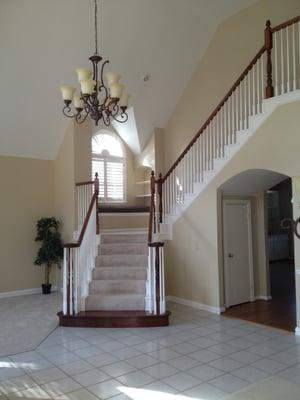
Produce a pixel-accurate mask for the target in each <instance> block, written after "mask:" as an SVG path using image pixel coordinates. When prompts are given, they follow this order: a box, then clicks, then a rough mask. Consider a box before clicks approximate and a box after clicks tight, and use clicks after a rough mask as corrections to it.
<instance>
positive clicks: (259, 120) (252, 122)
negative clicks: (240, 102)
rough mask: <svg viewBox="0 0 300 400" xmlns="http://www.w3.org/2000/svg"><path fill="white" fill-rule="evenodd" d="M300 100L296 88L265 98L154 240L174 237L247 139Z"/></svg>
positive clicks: (163, 225)
mask: <svg viewBox="0 0 300 400" xmlns="http://www.w3.org/2000/svg"><path fill="white" fill-rule="evenodd" d="M298 100H300V90H295V91H293V92H290V93H286V94H283V95H280V96H276V97H272V98H270V99H265V100H263V107H262V112H261V113H259V114H256V115H252V116H250V118H249V127H248V128H247V129H243V130H240V131H237V132H236V143H233V144H228V145H226V146H225V154H224V157H223V158H215V159H214V169H213V170H210V171H205V172H204V176H203V181H202V182H193V184H192V187H193V193H186V194H185V198H184V199H185V202H184V204H180V205H179V204H177V205H176V206H175V210H176V212H175V213H173V214H167V215H165V222H163V223H161V224H160V226H159V233H156V234H154V240H157V241H166V240H172V238H173V229H172V228H173V224H174V223H175V222H176V221H177V220H178V219H179V218H180V216H181V215H182V214H183V213H184V212H185V211H186V210H187V209H188V208H189V207H190V205H191V204H192V203H193V202H194V201H195V200H196V199H197V198H198V196H199V195H200V194H201V193H202V192H203V191H204V189H205V188H207V186H208V185H209V184H210V183H211V182H212V181H213V180H214V178H215V177H216V176H217V175H218V173H219V172H220V171H221V170H222V169H223V168H224V167H225V166H226V165H227V164H228V163H229V162H230V160H231V159H232V158H233V157H234V156H235V154H237V153H238V152H239V151H240V149H241V148H242V147H243V146H245V145H246V143H247V141H248V140H249V139H250V138H251V137H252V135H253V134H254V133H255V132H256V131H257V130H258V129H259V128H260V126H261V125H262V124H264V122H265V121H266V120H267V119H268V118H269V117H270V116H271V115H272V114H273V112H274V111H275V110H276V109H277V108H278V107H280V106H282V105H285V104H288V103H293V102H295V101H298Z"/></svg>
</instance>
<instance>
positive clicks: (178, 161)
mask: <svg viewBox="0 0 300 400" xmlns="http://www.w3.org/2000/svg"><path fill="white" fill-rule="evenodd" d="M265 51H266V47H265V45H264V46H263V47H262V48H261V49H260V50H259V52H258V53H257V54H256V55H255V57H253V59H252V60H251V62H250V63H249V64H248V66H247V67H246V68H245V69H244V71H243V72H242V73H241V75H240V76H239V78H238V79H237V80H236V81H235V83H234V84H233V86H232V87H231V88H230V89H229V91H228V92H227V94H226V95H225V96H224V97H223V99H222V100H221V101H220V103H219V104H218V105H217V107H216V108H215V109H214V110H213V112H212V113H211V114H210V116H209V117H208V119H207V120H206V121H205V122H204V124H203V125H202V127H201V128H200V130H199V131H198V132H197V134H196V135H195V136H194V137H193V139H192V140H191V141H190V143H189V144H188V145H187V146H186V148H185V149H184V150H183V152H182V153H181V154H180V156H179V157H178V158H177V160H176V161H175V163H174V164H173V165H172V166H171V168H170V169H169V170H168V172H167V173H166V175H165V176H164V178H163V182H164V181H165V180H166V179H167V177H168V176H169V175H170V174H171V173H172V172H173V171H174V169H175V168H176V167H177V165H178V164H179V163H180V161H181V160H182V159H183V157H184V156H185V155H186V153H187V152H188V151H189V150H190V148H191V147H192V146H193V144H194V143H195V142H196V141H197V139H198V138H199V136H200V135H201V134H202V132H203V131H204V130H205V128H206V127H207V125H209V123H210V122H211V121H212V119H213V118H214V117H215V116H216V114H217V113H218V112H219V111H220V109H221V108H222V107H223V105H224V104H225V103H226V101H227V100H228V99H229V97H230V96H231V95H232V93H233V92H234V91H235V89H236V88H237V87H238V86H239V84H240V83H241V82H242V80H243V79H244V78H245V76H246V75H247V74H248V72H249V71H250V70H251V69H252V68H253V66H254V65H255V64H256V62H257V60H258V59H259V58H260V57H261V56H262V54H263V53H264V52H265Z"/></svg>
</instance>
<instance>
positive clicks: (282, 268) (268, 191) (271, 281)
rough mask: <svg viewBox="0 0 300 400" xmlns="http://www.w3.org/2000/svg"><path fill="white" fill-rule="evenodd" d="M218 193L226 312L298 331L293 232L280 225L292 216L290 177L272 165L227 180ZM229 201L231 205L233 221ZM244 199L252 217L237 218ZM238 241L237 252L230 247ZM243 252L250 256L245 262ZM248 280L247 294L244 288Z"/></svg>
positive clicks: (222, 284)
mask: <svg viewBox="0 0 300 400" xmlns="http://www.w3.org/2000/svg"><path fill="white" fill-rule="evenodd" d="M219 195H220V198H221V201H222V207H221V210H222V211H221V213H222V215H221V218H220V219H219V221H220V224H221V229H220V232H221V233H222V239H223V240H222V247H223V249H222V250H223V251H222V268H221V271H220V275H221V286H222V287H223V297H224V304H225V307H226V310H225V315H228V316H232V317H238V318H242V319H246V320H250V321H253V322H257V323H262V324H265V325H270V326H273V327H278V328H282V329H286V330H290V331H294V329H295V327H296V299H295V265H294V246H293V241H294V235H293V233H292V232H291V231H287V230H284V229H283V228H282V226H281V221H282V220H283V219H284V218H292V217H293V210H292V204H291V200H292V184H291V179H290V178H289V177H288V176H286V175H283V174H280V173H278V172H274V171H270V170H265V169H264V170H262V169H251V170H246V171H243V172H241V173H240V174H237V175H235V176H233V177H231V178H230V179H229V180H227V181H226V182H224V183H223V184H222V185H221V186H220V188H219ZM226 204H227V205H228V204H229V205H230V220H229V222H228V218H227V220H226V215H227V214H228V207H226V206H225V205H226ZM245 204H248V211H247V213H246V214H247V218H248V219H247V220H246V219H245V218H244V220H243V219H242V218H243V216H241V215H240V219H236V217H235V215H236V214H235V213H236V212H239V213H240V211H241V210H242V207H239V206H241V205H245ZM246 214H245V215H246ZM249 218H250V220H249ZM226 221H227V222H226ZM241 221H245V222H243V223H242V224H243V225H245V224H248V225H249V226H250V229H249V226H248V225H247V229H245V226H242V227H241V226H240V225H239V224H241ZM246 221H247V222H246ZM228 225H229V228H230V229H231V230H230V229H228ZM232 227H233V228H232ZM243 232H245V235H246V236H245V238H247V240H248V243H247V244H246V245H244V244H243V238H242V235H243ZM228 235H231V236H230V237H228ZM247 235H248V236H247ZM230 240H231V242H230ZM235 241H238V242H239V244H238V245H237V246H238V247H237V246H236V249H235V251H236V252H237V256H236V257H235V255H234V252H233V250H232V247H234V244H235ZM244 242H245V240H244ZM245 246H246V247H245ZM247 246H248V247H247ZM245 252H247V257H249V265H247V266H246V265H245V263H247V262H248V258H247V257H245ZM239 254H241V256H239ZM242 256H244V258H243V257H242ZM234 258H235V259H234ZM243 260H244V261H243ZM245 260H246V261H245ZM243 271H244V272H243ZM245 271H246V272H245ZM248 271H249V280H247V279H248V278H247V274H248ZM230 274H231V275H232V277H230ZM239 274H240V275H239ZM248 281H249V282H248ZM248 284H249V294H248V293H245V291H246V289H247V287H248V286H247V285H248ZM242 285H244V287H243V286H242Z"/></svg>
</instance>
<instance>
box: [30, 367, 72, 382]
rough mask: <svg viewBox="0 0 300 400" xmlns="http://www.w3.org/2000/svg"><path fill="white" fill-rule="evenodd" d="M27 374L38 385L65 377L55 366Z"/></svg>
mask: <svg viewBox="0 0 300 400" xmlns="http://www.w3.org/2000/svg"><path fill="white" fill-rule="evenodd" d="M29 376H30V377H31V378H32V379H33V380H34V381H35V382H36V383H38V384H39V385H43V384H45V383H48V382H52V381H57V380H58V379H63V378H66V377H67V376H66V374H65V373H64V372H63V371H61V370H60V369H58V368H56V367H54V368H49V369H43V370H41V371H36V372H33V373H30V374H29Z"/></svg>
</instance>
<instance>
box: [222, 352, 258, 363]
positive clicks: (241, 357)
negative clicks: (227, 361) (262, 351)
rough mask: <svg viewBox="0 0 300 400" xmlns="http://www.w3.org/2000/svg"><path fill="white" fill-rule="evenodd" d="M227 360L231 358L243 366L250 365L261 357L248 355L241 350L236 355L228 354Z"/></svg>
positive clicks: (252, 354)
mask: <svg viewBox="0 0 300 400" xmlns="http://www.w3.org/2000/svg"><path fill="white" fill-rule="evenodd" d="M229 358H232V359H233V360H236V361H239V362H241V363H243V364H251V363H253V362H255V361H257V360H260V359H261V358H262V357H261V356H258V355H257V354H254V353H250V352H249V351H246V350H241V351H238V352H237V353H233V354H230V355H229Z"/></svg>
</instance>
